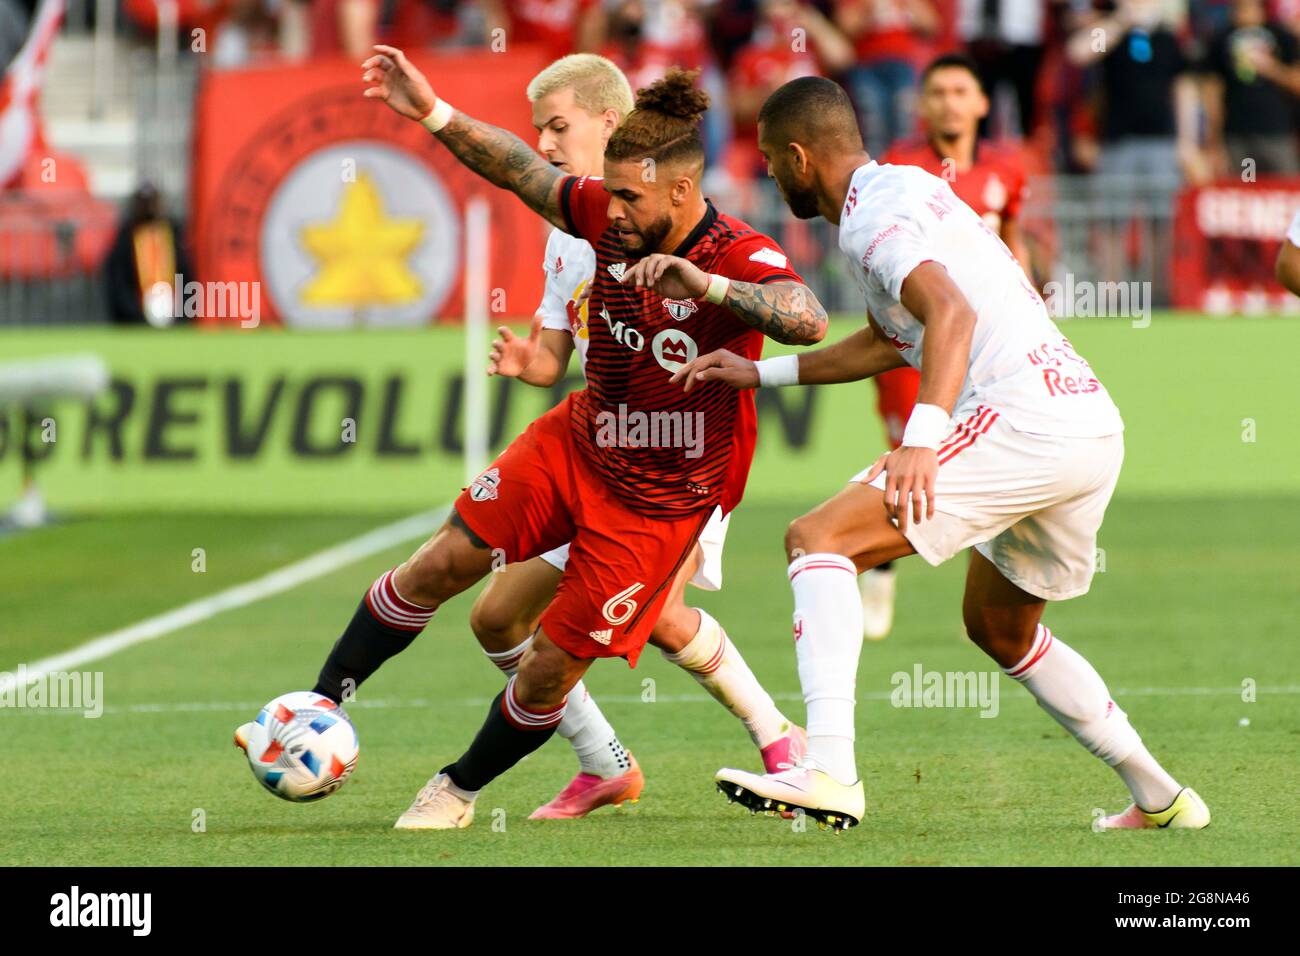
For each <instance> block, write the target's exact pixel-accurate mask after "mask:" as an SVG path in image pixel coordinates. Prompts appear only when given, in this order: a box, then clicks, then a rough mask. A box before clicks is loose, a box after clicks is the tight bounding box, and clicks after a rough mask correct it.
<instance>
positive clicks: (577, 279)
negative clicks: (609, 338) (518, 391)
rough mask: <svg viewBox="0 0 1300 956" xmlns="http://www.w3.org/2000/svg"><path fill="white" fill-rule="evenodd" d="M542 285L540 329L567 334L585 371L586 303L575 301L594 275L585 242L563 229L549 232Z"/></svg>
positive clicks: (593, 254) (593, 263) (591, 254)
mask: <svg viewBox="0 0 1300 956" xmlns="http://www.w3.org/2000/svg"><path fill="white" fill-rule="evenodd" d="M542 268H543V269H544V270H545V272H546V286H545V289H544V291H543V292H542V304H541V305H539V306H538V307H537V311H538V312H539V313H540V314H541V316H542V328H544V329H556V330H557V331H561V332H568V333H569V334H570V335H572V336H573V347H574V348H575V349H576V350H577V352H578V363H579V364H580V365H581V366H582V371H583V374H584V375H585V374H586V372H587V341H588V339H587V301H586V300H584V301H582V303H581V304H579V302H578V299H579V297H580V296H581V295H582V293H583V292H584V291H586V288H587V286H588V285H589V284H590V283H591V277H592V276H593V275H595V274H596V251H595V250H594V249H592V248H591V243H589V242H588V241H587V240H586V239H579V238H577V237H576V236H571V235H569V234H568V233H567V232H565V231H564V230H563V229H552V230H551V235H550V237H549V238H548V239H547V240H546V258H545V259H544V260H543V263H542Z"/></svg>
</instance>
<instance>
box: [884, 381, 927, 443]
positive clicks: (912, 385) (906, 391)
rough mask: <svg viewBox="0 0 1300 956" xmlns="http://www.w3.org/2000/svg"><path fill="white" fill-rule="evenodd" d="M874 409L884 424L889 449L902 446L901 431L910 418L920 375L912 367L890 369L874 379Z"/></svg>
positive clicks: (919, 385) (919, 384)
mask: <svg viewBox="0 0 1300 956" xmlns="http://www.w3.org/2000/svg"><path fill="white" fill-rule="evenodd" d="M875 382H876V408H877V409H879V410H880V418H881V420H882V421H883V422H884V423H885V434H886V435H887V436H888V438H889V444H890V447H891V448H897V447H898V446H899V445H901V444H903V429H904V428H906V427H907V420H908V419H909V418H911V417H912V406H913V405H915V404H916V393H917V391H918V390H919V389H920V387H921V373H920V372H918V371H917V370H916V369H914V368H912V366H910V365H908V366H905V367H903V368H891V369H890V370H889V371H888V372H882V373H881V374H880V375H877V376H876V377H875Z"/></svg>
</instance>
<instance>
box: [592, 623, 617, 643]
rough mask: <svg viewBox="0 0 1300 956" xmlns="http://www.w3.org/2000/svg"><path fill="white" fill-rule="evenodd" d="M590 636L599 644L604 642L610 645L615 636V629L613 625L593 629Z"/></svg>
mask: <svg viewBox="0 0 1300 956" xmlns="http://www.w3.org/2000/svg"><path fill="white" fill-rule="evenodd" d="M589 636H590V637H591V639H592V640H593V641H595V642H596V643H597V644H604V645H605V646H606V647H608V646H609V642H610V641H611V640H613V638H614V629H613V628H612V627H607V628H605V629H604V630H603V631H592V632H591V634H590V635H589Z"/></svg>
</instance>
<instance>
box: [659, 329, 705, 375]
mask: <svg viewBox="0 0 1300 956" xmlns="http://www.w3.org/2000/svg"><path fill="white" fill-rule="evenodd" d="M650 350H651V351H652V352H654V354H655V361H656V362H658V363H659V364H660V365H662V366H663V367H664V368H666V369H668V371H670V372H676V371H677V370H678V369H679V368H681V367H682V366H683V365H686V364H688V363H690V362H693V361H695V358H696V356H698V355H699V354H700V348H699V346H698V345H696V344H695V340H694V339H693V338H691V337H690V336H689V335H687V334H686V333H685V332H678V331H677V330H676V329H664V330H663V331H662V332H660V333H659V334H658V335H656V336H655V337H654V339H652V340H651V342H650Z"/></svg>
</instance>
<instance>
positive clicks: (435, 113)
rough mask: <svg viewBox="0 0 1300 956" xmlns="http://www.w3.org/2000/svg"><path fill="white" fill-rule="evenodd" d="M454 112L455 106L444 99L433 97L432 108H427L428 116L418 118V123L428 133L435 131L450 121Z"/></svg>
mask: <svg viewBox="0 0 1300 956" xmlns="http://www.w3.org/2000/svg"><path fill="white" fill-rule="evenodd" d="M454 112H456V108H455V107H454V106H452V105H451V104H450V103H448V102H447V101H446V100H442V99H435V101H434V104H433V109H431V110H429V115H428V116H426V117H425V118H424V119H422V120H420V125H421V126H423V127H424V128H425V129H427V130H428V131H429V132H430V133H436V132H438V130H440V129H442V128H443V127H444V126H446V125H447V124H448V123H450V122H451V114H452V113H454Z"/></svg>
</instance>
